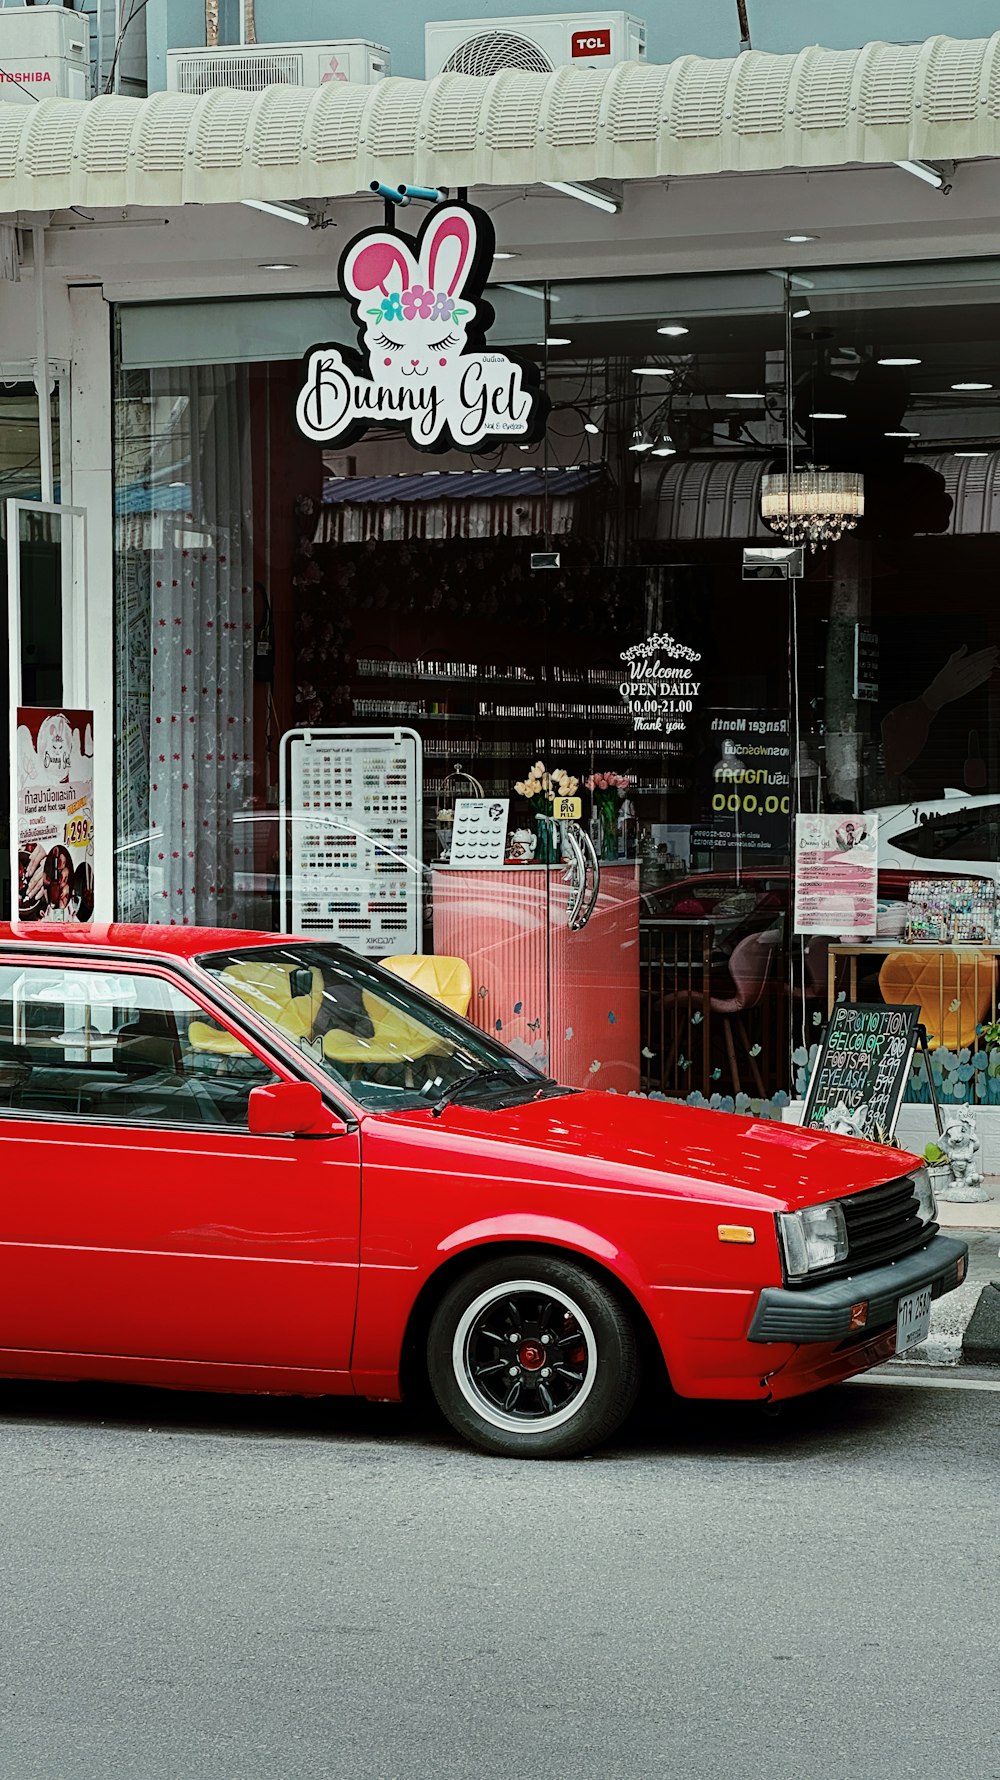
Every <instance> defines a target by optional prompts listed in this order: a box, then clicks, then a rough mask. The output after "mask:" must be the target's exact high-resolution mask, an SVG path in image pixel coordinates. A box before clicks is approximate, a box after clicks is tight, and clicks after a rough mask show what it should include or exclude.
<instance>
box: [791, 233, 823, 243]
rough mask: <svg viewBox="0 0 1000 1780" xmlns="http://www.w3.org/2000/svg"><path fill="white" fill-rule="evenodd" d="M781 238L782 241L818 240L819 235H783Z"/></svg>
mask: <svg viewBox="0 0 1000 1780" xmlns="http://www.w3.org/2000/svg"><path fill="white" fill-rule="evenodd" d="M782 240H783V241H793V242H795V243H798V242H799V241H818V240H819V236H818V235H783V236H782Z"/></svg>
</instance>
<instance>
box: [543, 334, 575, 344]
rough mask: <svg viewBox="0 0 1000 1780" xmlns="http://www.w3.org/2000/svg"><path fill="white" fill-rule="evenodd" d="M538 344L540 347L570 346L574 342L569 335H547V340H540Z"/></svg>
mask: <svg viewBox="0 0 1000 1780" xmlns="http://www.w3.org/2000/svg"><path fill="white" fill-rule="evenodd" d="M538 344H539V345H540V346H569V345H571V344H572V342H571V341H570V337H569V335H568V334H546V336H545V339H544V340H540V341H539V342H538Z"/></svg>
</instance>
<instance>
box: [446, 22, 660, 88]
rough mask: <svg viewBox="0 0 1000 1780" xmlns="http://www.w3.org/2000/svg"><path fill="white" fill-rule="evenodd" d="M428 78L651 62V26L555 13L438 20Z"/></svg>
mask: <svg viewBox="0 0 1000 1780" xmlns="http://www.w3.org/2000/svg"><path fill="white" fill-rule="evenodd" d="M424 52H425V58H426V73H427V79H428V80H431V79H432V78H433V76H434V75H435V74H499V73H500V71H501V69H504V68H523V69H525V70H527V71H528V72H530V73H534V74H551V73H552V71H553V69H555V68H563V67H566V66H570V67H573V68H613V67H614V66H615V65H616V64H617V63H618V62H643V61H645V59H646V25H645V21H644V20H643V19H637V18H635V17H634V16H633V14H632V13H630V12H550V13H539V14H536V15H534V16H532V17H529V16H523V17H520V18H518V17H514V18H504V19H490V20H489V21H487V20H485V19H438V20H435V21H433V22H431V23H429V24H427V25H425V26H424Z"/></svg>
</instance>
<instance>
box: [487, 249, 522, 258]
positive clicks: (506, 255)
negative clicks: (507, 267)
mask: <svg viewBox="0 0 1000 1780" xmlns="http://www.w3.org/2000/svg"><path fill="white" fill-rule="evenodd" d="M520 257H521V256H520V254H519V253H503V252H501V250H500V248H499V247H498V248H497V250H496V252H495V253H494V255H493V258H494V259H495V260H519V259H520Z"/></svg>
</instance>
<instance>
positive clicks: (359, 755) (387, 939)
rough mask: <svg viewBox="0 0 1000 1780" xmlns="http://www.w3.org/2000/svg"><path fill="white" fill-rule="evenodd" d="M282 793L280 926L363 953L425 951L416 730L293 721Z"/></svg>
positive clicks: (284, 747)
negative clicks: (328, 726)
mask: <svg viewBox="0 0 1000 1780" xmlns="http://www.w3.org/2000/svg"><path fill="white" fill-rule="evenodd" d="M279 798H280V815H281V846H280V886H281V926H282V931H283V932H285V933H288V932H293V933H299V934H302V935H303V936H314V937H315V938H317V939H319V938H322V939H327V940H336V941H338V942H339V943H340V944H341V945H345V946H350V948H351V950H352V951H354V952H358V953H360V955H361V956H362V957H363V958H382V957H385V956H387V955H388V954H391V953H394V952H404V953H412V952H420V951H422V950H423V946H422V944H421V886H422V880H423V866H422V861H421V835H422V823H423V770H422V757H421V742H420V737H419V736H418V735H417V733H416V731H415V730H413V729H399V728H393V729H291V730H288V731H287V732H286V733H285V735H283V736H282V738H281V760H280V783H279Z"/></svg>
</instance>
